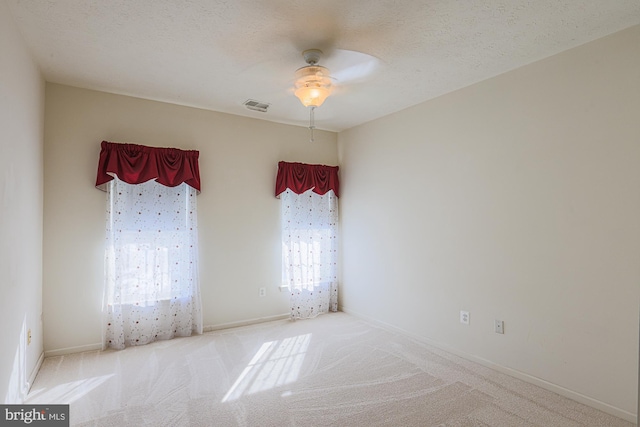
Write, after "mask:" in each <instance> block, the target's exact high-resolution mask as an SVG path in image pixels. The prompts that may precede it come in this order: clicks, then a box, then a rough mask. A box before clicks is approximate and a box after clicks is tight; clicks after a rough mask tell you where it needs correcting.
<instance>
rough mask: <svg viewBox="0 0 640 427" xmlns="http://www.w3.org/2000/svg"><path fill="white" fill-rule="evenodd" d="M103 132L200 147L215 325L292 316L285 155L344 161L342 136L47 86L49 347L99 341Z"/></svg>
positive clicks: (201, 210) (207, 312) (209, 303)
mask: <svg viewBox="0 0 640 427" xmlns="http://www.w3.org/2000/svg"><path fill="white" fill-rule="evenodd" d="M260 114H261V113H256V117H259V116H260ZM267 114H268V113H267ZM102 140H108V141H113V142H131V143H137V144H144V145H151V146H160V147H163V146H164V147H167V146H169V147H177V148H183V149H195V150H199V151H200V173H201V179H202V193H201V194H200V195H199V196H198V223H199V244H200V279H201V280H200V286H201V289H202V296H203V313H204V325H205V328H207V326H210V327H216V326H220V325H225V324H229V323H235V322H243V321H248V320H251V319H258V318H263V317H270V316H278V315H282V314H287V313H288V311H289V310H288V305H287V302H288V294H287V293H280V291H279V290H278V286H279V285H280V277H281V269H280V265H281V261H280V255H281V251H280V222H279V221H280V219H279V218H280V217H279V215H280V205H279V200H278V199H276V198H275V197H274V189H275V175H276V170H277V163H278V161H279V160H285V161H300V162H307V163H325V164H337V136H336V134H335V133H331V132H322V131H318V132H317V133H316V141H315V143H313V144H312V143H309V134H308V129H306V128H301V127H295V126H288V125H282V124H277V123H270V122H267V121H264V120H257V119H251V118H246V117H239V116H233V115H228V114H221V113H216V112H211V111H206V110H199V109H195V108H188V107H182V106H177V105H172V104H166V103H161V102H154V101H147V100H142V99H136V98H131V97H126V96H120V95H112V94H107V93H103V92H96V91H90V90H84V89H78V88H72V87H69V86H62V85H56V84H49V83H47V86H46V117H45V163H44V176H45V187H44V194H45V196H44V278H45V279H44V325H45V341H44V348H45V351H46V352H47V354H56V353H57V352H65V351H74V350H75V351H77V350H83V349H87V348H94V347H95V345H97V344H99V342H100V336H101V335H100V334H101V326H100V316H101V314H100V308H101V301H102V284H103V253H102V251H103V247H104V246H103V245H104V236H105V207H106V197H105V195H106V193H103V192H102V191H100V190H97V189H96V188H95V187H94V185H95V179H96V168H97V164H98V154H99V152H100V142H101V141H102ZM263 286H264V287H266V288H267V296H266V297H259V288H260V287H263Z"/></svg>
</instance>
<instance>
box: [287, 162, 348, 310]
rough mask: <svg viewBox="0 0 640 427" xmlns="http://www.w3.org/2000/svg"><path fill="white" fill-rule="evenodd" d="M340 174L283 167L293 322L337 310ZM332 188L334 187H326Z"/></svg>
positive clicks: (302, 166) (331, 168)
mask: <svg viewBox="0 0 640 427" xmlns="http://www.w3.org/2000/svg"><path fill="white" fill-rule="evenodd" d="M337 171H338V168H337V167H335V166H324V165H305V164H301V163H285V162H280V164H279V170H278V180H277V184H276V188H277V190H276V194H277V196H278V197H280V200H281V226H282V275H283V282H284V283H286V284H287V285H288V286H289V288H290V292H291V299H290V309H291V318H292V319H303V318H310V317H315V316H317V315H318V314H321V313H326V312H328V311H337V310H338V278H337V274H338V273H337V272H338V265H337V264H338V240H337V239H338V196H337V190H338V181H337ZM283 177H285V178H283ZM323 178H327V179H323ZM285 181H287V182H285ZM329 182H331V183H333V184H334V185H324V184H327V183H329ZM279 189H282V191H281V192H278V190H279Z"/></svg>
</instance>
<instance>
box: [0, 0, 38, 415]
mask: <svg viewBox="0 0 640 427" xmlns="http://www.w3.org/2000/svg"><path fill="white" fill-rule="evenodd" d="M43 123H44V81H43V79H42V77H41V76H40V71H39V70H38V68H37V66H36V65H35V63H34V62H33V61H32V59H31V56H30V54H29V52H28V51H27V48H26V45H25V44H24V43H23V41H22V37H21V36H20V34H19V32H18V29H17V27H16V26H15V25H14V23H13V21H12V20H11V14H10V13H9V10H8V7H7V5H6V3H5V2H0V295H1V296H2V297H1V298H0V326H1V328H0V342H1V343H2V344H1V345H0V402H7V403H18V402H21V401H22V398H23V397H24V392H25V391H26V389H25V388H26V382H27V381H28V380H29V378H30V377H31V376H32V374H33V373H34V370H35V368H36V365H37V363H38V360H39V357H40V356H41V354H42V321H41V313H42V141H43ZM29 329H31V344H27V339H26V333H27V331H28V330H29Z"/></svg>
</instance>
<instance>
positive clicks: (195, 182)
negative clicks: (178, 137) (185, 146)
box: [96, 141, 200, 192]
mask: <svg viewBox="0 0 640 427" xmlns="http://www.w3.org/2000/svg"><path fill="white" fill-rule="evenodd" d="M199 156H200V153H199V152H198V151H195V150H180V149H178V148H157V147H147V146H145V145H137V144H120V143H114V142H108V141H102V149H101V150H100V159H99V161H98V176H97V178H96V187H97V188H99V189H101V190H103V191H106V186H105V184H106V183H107V182H109V181H111V180H112V179H113V177H114V176H117V177H118V179H120V180H121V181H124V182H126V183H128V184H142V183H144V182H147V181H150V180H152V179H155V180H156V181H157V182H158V183H160V184H162V185H166V186H167V187H176V186H178V185H180V184H182V183H183V182H185V183H187V184H188V185H190V186H191V187H193V188H195V189H196V190H198V192H200V169H199V167H198V157H199Z"/></svg>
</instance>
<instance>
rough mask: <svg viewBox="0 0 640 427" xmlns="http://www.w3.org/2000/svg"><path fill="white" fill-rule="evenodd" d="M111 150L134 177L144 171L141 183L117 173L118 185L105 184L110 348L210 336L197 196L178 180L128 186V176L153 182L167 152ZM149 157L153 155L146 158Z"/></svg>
mask: <svg viewBox="0 0 640 427" xmlns="http://www.w3.org/2000/svg"><path fill="white" fill-rule="evenodd" d="M108 144H112V145H110V146H108V147H106V149H107V150H111V151H113V152H112V153H107V154H106V155H105V156H106V157H113V156H120V159H118V161H117V162H116V163H120V164H122V165H126V167H127V168H130V167H131V166H132V165H133V168H132V169H131V170H130V171H128V172H132V171H133V170H137V171H142V172H140V174H139V176H136V178H135V179H133V178H131V176H132V175H131V173H129V174H127V173H126V172H127V171H123V170H119V171H118V170H117V169H118V168H117V167H115V168H114V167H111V168H110V169H112V170H111V171H109V172H108V174H109V175H110V176H109V178H110V180H109V181H107V182H103V183H102V184H100V185H101V186H102V187H101V188H104V189H105V190H106V191H107V226H106V246H105V287H104V298H103V315H104V327H103V348H107V347H111V348H115V349H122V348H124V347H126V346H132V345H143V344H148V343H150V342H153V341H156V340H163V339H171V338H173V337H176V336H189V335H192V334H193V333H197V334H199V333H202V308H201V300H200V288H199V282H198V241H197V204H196V199H197V197H196V195H197V190H196V188H194V187H192V186H191V185H188V184H187V183H186V182H181V181H183V179H181V178H180V179H174V178H175V177H173V175H170V176H169V178H167V179H168V181H167V182H169V184H170V185H169V186H168V185H163V184H161V183H160V182H159V181H160V179H150V180H147V181H146V182H140V183H129V182H125V181H123V180H122V179H120V177H121V176H124V177H126V178H127V179H129V180H132V181H135V180H140V181H141V180H143V179H145V178H148V176H145V174H146V173H147V171H148V170H149V169H150V167H149V164H150V163H149V162H150V161H153V162H155V161H156V160H154V156H156V155H162V156H164V155H166V154H167V152H164V153H162V152H161V151H158V152H155V150H163V149H151V151H149V150H147V149H148V148H150V147H144V146H133V145H130V144H129V145H128V146H127V147H124V144H113V143H108ZM104 150H105V145H104V143H103V151H104ZM171 150H175V149H171ZM177 151H179V150H177ZM144 152H146V154H149V153H152V155H150V156H145V155H141V153H144ZM103 154H104V152H103V153H101V165H102V159H103ZM178 157H179V156H178ZM195 157H196V160H197V155H196V156H195ZM136 159H137V161H138V163H139V164H136ZM150 159H151V160H150ZM175 159H176V157H175V156H173V155H172V156H169V160H171V161H174V160H175ZM165 160H166V158H165ZM192 160H193V159H192ZM196 171H197V167H196ZM118 172H120V173H119V174H118ZM154 174H155V173H154ZM165 178H166V177H165ZM99 181H100V165H99V172H98V181H97V182H99ZM197 187H198V188H199V175H197Z"/></svg>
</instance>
